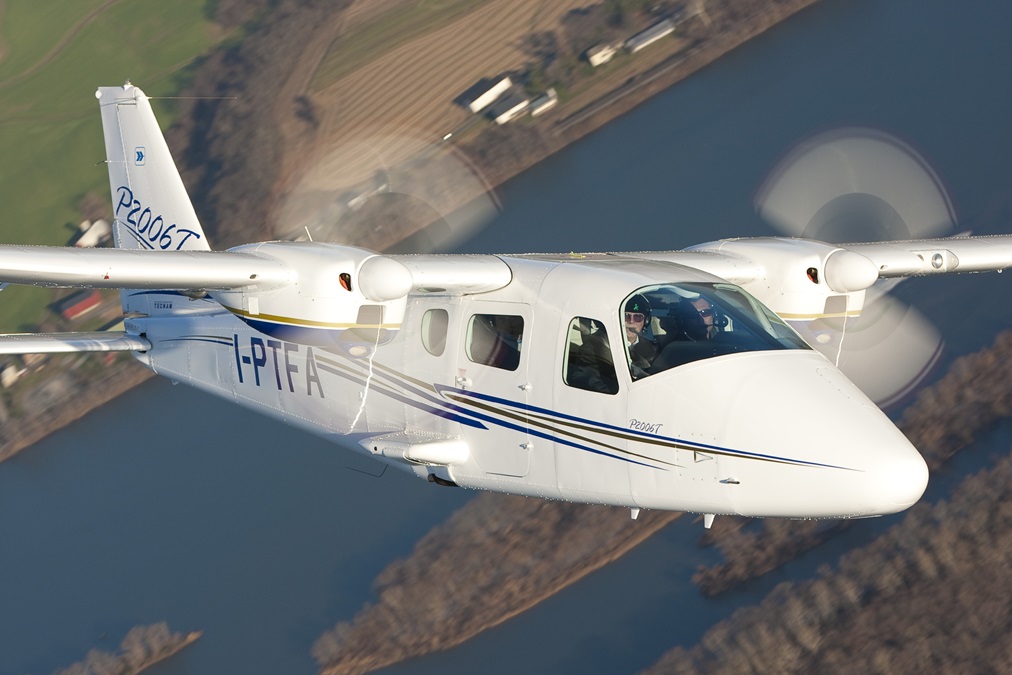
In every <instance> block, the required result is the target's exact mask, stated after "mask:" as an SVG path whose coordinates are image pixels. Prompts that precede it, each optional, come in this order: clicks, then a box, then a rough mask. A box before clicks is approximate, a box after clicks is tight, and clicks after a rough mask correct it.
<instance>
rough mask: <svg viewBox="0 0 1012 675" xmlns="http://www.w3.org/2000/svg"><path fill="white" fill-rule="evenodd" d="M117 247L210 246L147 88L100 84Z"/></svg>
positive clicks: (170, 248) (192, 248)
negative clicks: (145, 89) (153, 108)
mask: <svg viewBox="0 0 1012 675" xmlns="http://www.w3.org/2000/svg"><path fill="white" fill-rule="evenodd" d="M95 97H96V98H97V99H98V101H99V106H100V108H101V110H102V131H103V132H104V133H105V153H106V161H107V163H108V165H109V186H110V188H112V210H113V219H114V221H113V236H114V237H115V242H116V248H129V249H150V250H155V251H158V250H162V251H180V250H185V251H207V250H210V246H208V244H207V238H206V237H205V236H204V230H203V229H202V228H201V227H200V221H198V220H197V214H196V212H195V211H194V210H193V204H192V203H191V202H190V198H189V196H188V195H187V194H186V188H185V187H183V181H182V179H181V178H180V177H179V171H178V170H177V169H176V164H175V162H173V161H172V155H170V154H169V147H168V145H166V143H165V137H164V136H162V132H161V130H160V129H159V128H158V121H157V120H156V119H155V114H154V112H152V110H151V104H150V103H149V102H148V97H147V96H145V95H144V92H143V91H141V90H140V89H138V88H137V87H135V86H133V85H132V84H130V83H129V82H127V83H126V84H125V85H123V86H122V87H99V89H98V91H96V92H95Z"/></svg>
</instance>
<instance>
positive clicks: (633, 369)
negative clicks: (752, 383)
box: [622, 283, 809, 380]
mask: <svg viewBox="0 0 1012 675" xmlns="http://www.w3.org/2000/svg"><path fill="white" fill-rule="evenodd" d="M622 309H623V312H622V313H623V321H624V323H625V327H626V351H627V359H628V363H629V372H630V374H631V376H632V378H633V379H634V380H638V379H641V378H644V377H647V376H650V375H654V374H656V373H659V372H662V371H665V370H668V369H669V368H674V367H676V366H680V365H683V364H686V363H691V362H692V361H699V360H702V359H708V358H713V357H715V356H723V355H725V354H732V353H736V352H749V351H763V350H775V349H808V348H809V347H808V345H806V344H805V342H804V341H803V340H802V339H801V338H800V337H798V335H797V333H795V332H794V330H793V329H791V328H790V326H788V325H787V324H786V323H784V322H783V320H781V319H780V317H778V316H777V315H776V314H774V313H773V312H772V311H770V310H769V309H768V308H766V307H764V306H763V305H762V303H760V302H759V301H758V300H756V299H755V298H753V297H752V296H751V295H749V294H748V293H746V292H745V291H744V290H743V289H741V288H739V287H737V286H735V285H733V284H721V283H684V284H660V285H657V286H647V287H644V288H640V289H638V290H637V291H635V292H634V293H633V294H631V295H630V296H629V297H628V298H626V301H625V303H624V304H623V307H622Z"/></svg>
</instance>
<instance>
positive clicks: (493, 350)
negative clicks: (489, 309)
mask: <svg viewBox="0 0 1012 675" xmlns="http://www.w3.org/2000/svg"><path fill="white" fill-rule="evenodd" d="M523 340H524V318H523V317H522V316H512V315H506V314H475V315H474V316H472V317H471V321H470V323H468V325H467V358H469V359H471V361H473V362H474V363H480V364H483V365H486V366H493V367H495V368H502V369H503V370H516V369H517V368H518V367H519V366H520V347H521V345H522V344H523Z"/></svg>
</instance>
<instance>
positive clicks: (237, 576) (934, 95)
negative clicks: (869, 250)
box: [0, 0, 1012, 674]
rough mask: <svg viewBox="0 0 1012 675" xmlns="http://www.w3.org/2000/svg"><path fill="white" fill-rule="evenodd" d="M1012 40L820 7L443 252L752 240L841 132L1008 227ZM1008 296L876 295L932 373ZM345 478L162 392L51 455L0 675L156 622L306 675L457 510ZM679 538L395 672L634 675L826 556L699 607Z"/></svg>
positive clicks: (34, 507)
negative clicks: (802, 166)
mask: <svg viewBox="0 0 1012 675" xmlns="http://www.w3.org/2000/svg"><path fill="white" fill-rule="evenodd" d="M1010 18H1012V7H1007V6H1005V5H1002V4H999V3H974V4H973V5H972V6H959V5H956V4H953V3H951V2H943V1H942V0H923V1H915V0H853V1H851V2H842V1H830V2H825V3H822V4H820V5H818V6H815V7H813V8H811V9H808V10H806V11H804V12H802V13H801V14H800V15H798V16H797V17H794V18H793V19H791V20H789V21H788V22H786V23H785V24H783V25H781V26H779V27H777V28H776V29H774V30H773V31H770V32H769V33H767V34H765V35H763V36H761V37H759V38H757V39H755V40H753V41H751V42H750V43H749V44H747V45H746V46H745V47H743V48H741V49H739V50H737V51H735V52H733V53H731V54H729V55H728V56H726V57H725V58H723V59H721V60H720V61H718V62H717V63H715V64H714V65H712V66H710V67H708V68H706V69H704V70H703V71H701V72H700V73H698V74H696V75H695V76H693V77H691V78H689V79H688V80H687V81H685V82H683V83H682V84H680V85H679V86H677V87H675V88H673V89H671V90H668V91H666V92H664V93H662V94H660V95H658V96H657V97H655V98H654V99H652V100H651V101H649V102H647V103H646V104H644V105H642V106H640V107H639V108H637V109H636V110H635V111H633V112H632V113H630V114H628V115H626V116H624V117H622V118H621V119H619V120H617V121H615V122H614V123H612V124H610V125H608V126H607V127H605V128H603V129H601V130H600V131H598V132H597V133H595V134H592V135H591V136H589V137H587V138H586V139H584V140H582V141H581V142H579V143H577V144H575V145H573V146H570V147H569V148H567V149H566V150H565V151H563V152H561V153H559V154H557V155H555V156H553V157H551V158H549V159H548V160H547V161H545V162H543V163H542V164H540V165H538V166H536V167H534V168H533V169H531V170H530V171H528V172H526V173H525V174H523V175H522V176H520V177H518V178H517V179H515V180H513V181H511V182H509V183H507V184H506V185H504V186H503V187H502V188H501V190H500V191H499V198H500V200H501V202H502V204H503V205H504V212H503V214H502V215H501V216H500V217H499V218H498V219H497V220H496V221H495V222H493V223H492V224H491V225H490V226H489V227H488V228H487V229H485V230H483V231H482V232H481V233H480V234H478V235H477V236H476V237H474V238H473V239H472V240H470V241H469V242H466V243H465V244H463V245H461V247H460V250H463V251H480V252H502V251H517V250H521V249H522V250H530V251H535V250H554V251H569V250H636V249H669V248H678V247H682V246H686V245H689V244H692V243H697V242H700V241H706V240H711V239H716V238H720V237H726V236H736V235H748V234H771V233H772V230H771V229H770V228H769V227H768V226H766V225H765V224H764V223H762V222H761V221H760V220H759V219H758V217H757V216H756V214H755V212H754V209H753V206H752V197H753V195H754V193H755V191H756V189H757V187H758V186H759V185H760V183H761V182H762V179H763V177H764V176H765V175H766V173H767V172H768V171H769V170H770V167H772V166H773V165H774V164H775V163H776V162H777V160H778V159H779V158H780V157H781V156H782V155H783V153H784V152H785V151H786V150H787V149H788V148H789V147H791V145H792V144H793V143H795V142H796V141H798V140H799V139H801V138H803V137H806V136H809V135H811V134H813V133H817V132H821V131H824V130H826V129H830V128H836V127H842V126H853V125H860V126H868V127H873V128H877V129H881V130H885V131H888V132H890V133H892V134H895V135H897V136H899V137H900V138H902V139H903V140H904V141H906V142H907V143H909V144H910V145H911V146H913V147H915V148H916V149H917V150H918V151H919V152H920V153H921V154H922V155H923V156H924V157H926V158H927V159H928V160H929V161H930V162H931V164H932V165H933V166H934V167H935V169H936V171H937V172H938V174H939V175H940V176H941V178H942V179H943V181H944V182H945V184H946V185H947V187H948V189H949V192H950V195H951V196H952V199H953V202H954V203H955V206H956V210H957V213H958V215H959V217H960V223H961V226H962V227H963V228H966V229H972V230H973V231H974V232H975V233H980V234H985V233H998V232H1009V231H1012V193H1010V190H1009V186H1012V159H1010V157H1009V150H1010V148H1012V126H1010V125H1009V124H1008V120H1009V119H1012V88H1010V87H1008V86H1007V84H1006V78H1005V72H1004V67H1005V65H1006V64H1008V63H1010V62H1012V41H1009V40H1008V39H1007V26H1008V25H1010V22H1009V19H1010ZM1008 283H1009V279H1008V277H1007V276H1001V277H999V276H997V275H971V276H963V277H955V278H943V279H926V280H917V281H912V282H908V283H905V284H903V285H901V286H900V287H899V289H898V290H897V291H896V293H897V295H899V296H901V297H903V298H904V299H905V300H907V301H910V302H913V303H915V304H917V306H918V307H919V308H920V309H921V310H922V311H923V312H924V313H925V314H926V315H927V316H928V317H929V318H930V319H931V320H932V321H933V322H934V323H936V325H938V326H939V327H940V328H941V330H942V333H943V335H944V336H945V339H946V341H947V344H948V345H949V349H948V351H947V352H946V355H945V357H943V358H944V360H949V359H951V358H952V357H953V356H955V355H957V354H960V353H966V352H968V351H973V350H975V349H978V348H980V347H981V346H983V345H985V344H988V343H990V341H991V340H992V339H993V336H994V334H995V333H996V332H997V331H998V330H1000V329H1002V328H1008V327H1009V326H1010V325H1012V319H1010V312H1009V306H1008V301H1007V297H1008V292H1007V288H1005V287H1007V284H1008ZM1003 288H1004V292H1003V291H1002V289H1003ZM996 434H997V436H995V435H992V436H991V437H990V438H989V440H988V443H990V447H998V448H1000V447H1002V445H1003V444H1004V446H1005V447H1006V448H1007V446H1008V436H1009V430H1008V428H1007V427H1002V429H1001V430H999V431H998V432H996ZM349 467H350V468H349ZM356 469H358V470H368V471H374V469H373V468H372V467H371V466H370V465H368V464H366V463H364V461H363V460H359V459H357V458H355V457H353V456H351V455H349V454H347V453H345V452H343V451H338V450H335V449H334V448H333V447H331V446H328V445H327V444H326V443H324V442H322V441H319V440H317V439H315V438H313V437H310V436H308V435H305V434H302V433H301V432H298V431H293V430H292V429H290V428H288V427H285V426H283V425H280V424H277V423H274V422H271V421H269V420H265V419H262V418H259V417H257V416H255V415H252V414H250V413H247V412H245V411H243V410H240V409H238V408H235V407H233V406H231V405H230V404H227V403H224V402H221V401H218V400H215V399H213V398H210V397H208V396H206V395H204V394H201V393H199V392H195V391H192V390H189V389H186V388H185V387H182V386H180V387H174V386H172V385H171V384H169V383H168V382H165V381H156V382H151V383H149V384H146V385H144V386H142V387H141V388H139V389H137V390H136V391H134V392H131V393H130V394H129V395H127V396H124V397H122V398H120V399H118V400H116V401H114V402H113V403H111V404H109V405H107V406H105V407H103V408H102V409H100V410H99V411H97V412H96V413H94V414H92V415H89V416H88V417H86V418H85V419H83V420H81V421H79V422H77V423H75V424H73V425H71V426H69V427H67V428H66V429H64V430H62V431H59V432H57V433H55V434H53V435H52V436H50V437H49V438H47V439H46V440H45V441H43V442H42V443H39V444H38V445H37V446H35V447H33V448H31V449H28V450H26V451H25V452H23V453H21V454H20V455H18V456H17V457H15V458H14V459H12V460H10V461H8V462H5V463H4V464H2V465H0V673H3V674H7V673H11V674H14V673H25V672H34V673H42V672H51V671H52V670H53V669H54V668H56V667H59V666H63V665H68V664H70V663H72V662H74V661H76V660H79V659H81V658H82V657H83V656H84V654H85V653H86V652H87V651H88V649H90V648H93V647H98V648H102V649H106V650H112V649H114V647H115V645H116V643H118V641H119V640H120V639H121V638H122V636H123V635H124V634H125V633H126V631H127V630H128V629H129V628H130V627H131V626H133V625H136V624H143V623H153V622H156V621H162V620H165V621H168V623H169V625H170V626H171V627H172V628H173V629H175V630H181V631H187V630H195V629H201V630H204V631H205V633H204V637H203V638H202V639H201V640H200V641H198V642H197V643H196V644H195V645H193V646H192V647H190V648H188V649H187V650H185V651H184V652H182V653H181V654H179V655H177V656H176V657H173V658H172V659H171V660H169V661H167V662H166V663H164V664H162V665H160V666H159V667H157V668H156V669H155V670H154V671H153V672H159V673H173V674H175V673H178V674H183V673H209V672H244V673H300V672H305V673H308V672H313V671H314V666H313V663H312V659H311V658H310V656H309V649H310V646H311V644H312V641H313V640H314V639H315V637H316V636H317V635H319V634H320V633H321V632H322V631H323V630H324V629H325V628H328V627H330V626H332V625H333V624H334V623H335V622H337V621H339V620H347V619H349V618H351V617H352V616H353V615H354V613H355V612H356V611H357V610H358V609H359V608H360V607H361V606H362V604H363V603H364V602H366V601H368V599H369V597H370V588H369V584H370V583H371V581H372V579H373V578H374V577H375V575H376V574H377V573H378V572H379V571H380V570H381V569H382V568H383V567H384V566H385V565H386V563H388V562H389V561H390V560H391V559H393V558H394V557H396V556H402V555H405V554H407V553H408V552H409V551H410V549H411V547H412V546H413V544H414V542H415V541H416V540H417V539H418V538H419V537H420V536H421V535H422V534H424V533H425V532H427V531H428V530H429V529H430V528H431V527H432V526H433V525H435V524H437V523H440V522H442V521H443V520H444V519H445V518H446V516H447V515H448V514H449V513H451V512H452V511H453V510H454V509H456V508H458V507H460V506H462V505H463V504H465V503H466V501H467V500H468V499H469V498H470V497H471V496H472V495H471V494H469V493H465V492H462V491H458V490H446V489H438V488H435V487H433V486H431V485H428V484H425V483H423V482H421V481H418V480H417V479H413V478H410V477H407V476H402V475H400V474H399V473H398V474H393V473H392V472H388V473H387V474H386V475H383V476H382V477H379V478H376V477H371V476H368V475H365V474H363V473H360V472H359V471H356ZM887 522H888V521H887V519H883V521H882V523H881V524H875V525H870V526H868V527H867V528H864V529H860V528H856V529H858V530H859V531H858V533H857V534H855V535H848V536H854V537H856V538H857V539H858V540H859V539H860V537H862V536H865V537H866V536H868V532H869V531H873V529H874V528H875V527H882V526H884V524H887ZM630 526H634V525H633V524H632V523H631V524H630ZM869 528H870V529H869ZM700 529H701V526H700V525H698V524H693V523H692V522H691V519H689V518H684V519H681V520H679V521H677V522H676V523H675V524H674V525H672V526H671V527H669V528H668V529H667V530H665V531H664V532H662V533H661V534H659V535H658V536H656V537H654V538H652V539H651V540H649V541H648V542H647V543H645V544H644V545H642V546H640V547H639V548H638V549H636V550H635V551H633V552H632V553H631V554H629V555H627V556H626V557H625V558H623V559H622V560H621V561H619V562H617V563H615V564H613V565H611V566H609V567H607V568H605V569H602V570H600V571H598V572H596V573H594V574H592V575H590V576H589V577H588V578H586V579H585V580H583V581H581V582H580V583H578V584H575V585H574V586H572V587H571V588H569V589H567V590H566V591H564V592H562V593H560V594H558V595H557V596H555V597H554V598H552V599H550V600H548V601H546V602H545V603H543V604H542V605H540V606H539V607H537V608H535V609H533V610H531V611H529V612H526V613H525V614H523V615H521V616H519V617H517V618H515V619H514V620H512V621H509V622H507V623H506V624H504V625H502V626H500V627H499V628H497V629H494V630H492V631H489V632H488V633H486V634H484V635H482V636H479V637H478V638H476V639H475V640H472V641H471V642H469V643H467V644H465V645H463V646H461V647H459V648H457V649H454V650H451V651H449V652H446V653H443V654H435V655H432V656H429V657H426V658H424V659H420V660H418V661H415V662H411V663H407V664H402V665H401V666H399V667H395V668H392V669H390V670H391V671H392V672H397V673H418V672H431V673H435V672H439V673H451V672H456V673H469V672H475V671H479V670H480V671H481V672H490V673H492V672H497V673H508V672H510V673H511V672H516V671H518V670H523V671H526V672H544V673H548V672H557V671H559V670H560V669H563V668H564V669H566V670H569V671H577V672H588V673H590V672H599V673H615V672H633V671H635V670H637V669H638V668H641V667H643V666H646V665H648V664H650V663H652V662H653V661H654V660H656V658H657V657H658V656H659V655H660V654H661V653H662V652H663V651H664V650H665V649H666V648H668V647H670V646H673V645H675V644H691V643H692V642H694V641H695V640H696V639H698V637H699V636H700V635H701V634H702V633H703V632H704V631H705V629H706V627H707V626H709V625H711V624H712V623H713V622H715V621H717V620H719V619H721V618H723V617H725V616H727V615H728V614H729V613H730V612H731V611H732V610H733V609H734V607H736V606H737V605H738V604H740V603H743V602H755V601H757V600H759V599H760V598H761V597H762V595H763V594H764V593H765V592H766V590H768V588H770V587H771V585H772V584H773V583H774V582H776V581H778V580H781V579H783V578H789V577H792V576H798V577H802V576H806V575H809V574H811V572H812V570H813V569H815V567H816V566H817V565H818V564H819V563H820V562H821V561H822V560H827V561H830V562H831V561H832V560H833V559H834V557H835V555H836V554H838V550H835V551H834V550H829V551H826V552H819V553H816V554H813V555H810V556H807V557H806V558H805V559H803V560H802V561H799V562H798V563H797V564H794V565H792V566H790V567H789V569H787V570H785V571H784V572H782V573H779V574H777V575H772V576H771V577H770V578H769V579H765V580H763V581H761V582H757V583H755V584H752V585H750V586H749V587H748V588H746V589H744V590H742V591H738V592H735V593H732V594H729V595H727V596H726V597H724V598H720V599H717V600H703V599H701V598H700V597H699V596H698V594H697V593H695V591H694V589H693V587H692V586H691V583H690V581H689V578H690V576H691V573H692V571H693V569H694V568H695V567H696V565H698V564H701V563H702V562H705V561H707V560H709V559H712V557H713V556H714V554H713V553H712V552H710V551H703V550H700V549H698V548H697V547H696V545H695V543H696V541H697V539H698V536H699V532H700ZM843 545H845V544H843V543H841V544H837V545H836V546H837V548H839V547H840V546H843ZM831 548H832V547H831ZM433 582H434V583H438V580H433Z"/></svg>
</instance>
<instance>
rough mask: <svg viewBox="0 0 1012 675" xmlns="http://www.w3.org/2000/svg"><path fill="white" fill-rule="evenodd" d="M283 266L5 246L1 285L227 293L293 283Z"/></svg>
mask: <svg viewBox="0 0 1012 675" xmlns="http://www.w3.org/2000/svg"><path fill="white" fill-rule="evenodd" d="M291 276H292V273H291V271H290V270H289V269H288V268H287V267H286V266H285V265H284V264H283V263H282V262H280V261H278V260H275V259H272V258H266V257H262V256H259V255H256V254H254V253H241V252H232V251H145V250H137V249H116V248H109V249H105V248H103V249H79V248H60V247H49V246H6V245H4V246H0V282H5V283H13V284H27V285H34V286H57V287H59V286H75V287H76V286H83V287H87V288H158V289H176V290H185V289H205V290H214V289H228V288H244V287H250V286H270V285H273V284H284V283H287V282H288V281H290V279H291Z"/></svg>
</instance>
